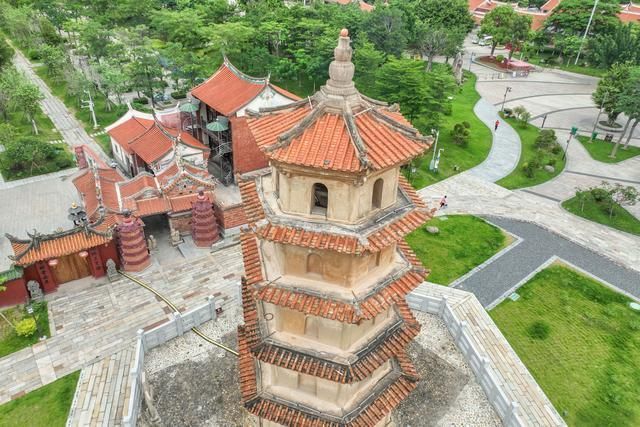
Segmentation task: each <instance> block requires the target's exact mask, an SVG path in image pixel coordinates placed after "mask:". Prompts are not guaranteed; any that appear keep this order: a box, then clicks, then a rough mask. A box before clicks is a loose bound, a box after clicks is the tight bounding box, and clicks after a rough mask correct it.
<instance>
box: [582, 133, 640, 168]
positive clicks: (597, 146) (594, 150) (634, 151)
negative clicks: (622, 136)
mask: <svg viewBox="0 0 640 427" xmlns="http://www.w3.org/2000/svg"><path fill="white" fill-rule="evenodd" d="M578 141H580V143H581V144H582V146H583V147H584V148H586V150H587V151H588V152H589V154H590V155H591V157H592V158H593V160H597V161H599V162H604V163H618V162H621V161H623V160H627V159H630V158H632V157H635V156H637V155H638V154H640V147H634V146H633V145H629V147H628V148H627V149H626V150H623V149H622V144H620V147H618V152H617V153H616V157H615V158H614V159H612V158H611V157H609V154H611V150H612V149H613V144H612V143H610V142H606V141H604V140H602V139H595V140H594V141H593V142H589V141H591V138H589V137H588V136H584V135H579V136H578Z"/></svg>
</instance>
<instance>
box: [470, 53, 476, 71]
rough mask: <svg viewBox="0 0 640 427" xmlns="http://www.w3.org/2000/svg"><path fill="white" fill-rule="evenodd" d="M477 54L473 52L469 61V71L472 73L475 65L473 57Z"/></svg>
mask: <svg viewBox="0 0 640 427" xmlns="http://www.w3.org/2000/svg"><path fill="white" fill-rule="evenodd" d="M474 55H475V53H473V52H471V58H470V59H469V71H471V65H472V64H473V56H474Z"/></svg>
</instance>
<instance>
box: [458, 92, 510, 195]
mask: <svg viewBox="0 0 640 427" xmlns="http://www.w3.org/2000/svg"><path fill="white" fill-rule="evenodd" d="M473 112H474V113H475V114H476V116H478V118H479V119H480V120H481V121H482V122H483V123H484V124H485V125H486V126H487V127H488V128H489V129H490V130H491V133H492V135H493V144H492V145H491V151H490V152H489V156H488V157H487V158H486V159H485V160H484V161H483V162H482V163H481V164H479V165H478V166H476V167H474V168H473V169H471V170H470V171H469V172H470V173H471V174H473V175H474V176H476V177H478V178H481V179H484V180H486V181H489V182H496V181H498V180H500V179H502V178H504V177H505V176H507V175H509V174H510V173H511V172H512V171H513V170H514V169H515V167H516V166H517V165H518V160H520V150H521V143H520V137H519V136H518V133H517V132H516V131H515V130H514V129H513V128H512V127H511V126H509V124H508V123H506V122H505V121H504V120H502V119H501V118H500V117H499V116H498V109H496V107H494V106H493V105H491V103H490V102H488V101H487V100H486V99H484V98H481V99H480V100H479V101H478V102H477V103H476V105H475V106H474V107H473ZM496 120H500V126H499V127H498V130H497V131H494V127H495V122H496Z"/></svg>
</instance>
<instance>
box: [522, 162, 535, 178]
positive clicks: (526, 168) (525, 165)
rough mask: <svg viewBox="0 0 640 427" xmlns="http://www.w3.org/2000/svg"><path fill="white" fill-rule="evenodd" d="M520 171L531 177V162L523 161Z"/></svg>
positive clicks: (532, 171)
mask: <svg viewBox="0 0 640 427" xmlns="http://www.w3.org/2000/svg"><path fill="white" fill-rule="evenodd" d="M522 172H523V173H524V175H525V176H526V177H527V178H533V174H534V173H535V170H534V169H533V168H532V167H531V164H530V163H529V162H525V163H523V164H522Z"/></svg>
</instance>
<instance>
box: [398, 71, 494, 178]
mask: <svg viewBox="0 0 640 427" xmlns="http://www.w3.org/2000/svg"><path fill="white" fill-rule="evenodd" d="M475 84H476V76H475V75H474V74H471V73H468V72H465V82H464V83H463V84H462V88H461V89H460V92H459V93H458V94H457V95H455V96H454V99H453V101H452V106H451V110H452V114H451V115H450V116H443V117H442V123H441V125H440V137H439V141H438V149H440V148H443V149H444V151H443V152H442V155H441V157H440V165H439V170H438V172H437V173H436V172H430V171H429V163H430V162H431V158H432V156H433V152H432V150H433V148H434V147H432V149H431V150H429V151H428V152H427V153H425V154H424V155H423V156H422V157H420V158H418V159H416V160H415V162H414V163H415V166H416V172H414V173H413V174H411V175H410V176H408V177H407V178H408V179H409V182H411V184H412V185H413V186H414V187H415V188H423V187H426V186H428V185H431V184H434V183H436V182H438V181H441V180H443V179H446V178H448V177H450V176H452V175H455V174H457V173H460V172H462V171H465V170H467V169H471V168H472V167H474V166H476V165H478V164H480V163H482V161H483V160H484V159H485V158H486V157H487V156H488V155H489V150H491V144H492V135H491V131H490V130H489V128H487V127H486V126H485V125H484V123H482V122H481V121H480V119H478V118H477V117H476V115H475V113H474V112H473V106H474V105H475V104H476V102H478V100H479V99H480V95H479V94H478V92H476V89H475ZM463 121H467V122H469V124H470V125H471V128H470V129H469V131H470V133H471V136H470V137H469V145H468V146H467V147H466V148H463V147H460V146H458V145H456V144H453V143H452V142H451V130H452V129H453V126H454V125H455V124H456V123H461V122H463Z"/></svg>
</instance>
